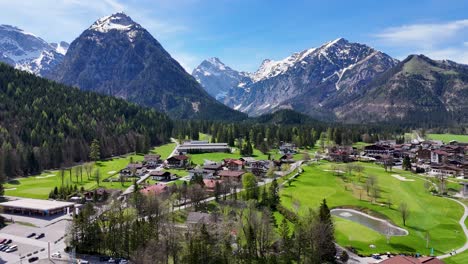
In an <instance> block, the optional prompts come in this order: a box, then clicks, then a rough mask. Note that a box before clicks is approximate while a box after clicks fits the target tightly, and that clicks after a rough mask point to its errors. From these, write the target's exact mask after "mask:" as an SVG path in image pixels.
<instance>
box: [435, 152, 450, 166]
mask: <svg viewBox="0 0 468 264" xmlns="http://www.w3.org/2000/svg"><path fill="white" fill-rule="evenodd" d="M447 157H448V153H447V152H445V151H443V150H440V149H436V150H432V151H431V163H437V164H442V163H444V162H445V160H446V159H447Z"/></svg>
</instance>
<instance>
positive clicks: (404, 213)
mask: <svg viewBox="0 0 468 264" xmlns="http://www.w3.org/2000/svg"><path fill="white" fill-rule="evenodd" d="M398 211H400V214H401V219H402V220H403V225H404V226H406V220H408V217H409V216H410V211H409V208H408V204H407V203H406V202H402V203H400V206H399V207H398Z"/></svg>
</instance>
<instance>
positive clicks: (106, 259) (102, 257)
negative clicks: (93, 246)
mask: <svg viewBox="0 0 468 264" xmlns="http://www.w3.org/2000/svg"><path fill="white" fill-rule="evenodd" d="M109 259H110V257H108V256H100V257H99V261H101V262H104V261H109Z"/></svg>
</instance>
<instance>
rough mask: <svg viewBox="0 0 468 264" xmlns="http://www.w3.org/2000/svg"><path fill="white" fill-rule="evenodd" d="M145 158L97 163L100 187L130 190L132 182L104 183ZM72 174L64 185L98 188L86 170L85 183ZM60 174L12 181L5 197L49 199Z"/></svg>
mask: <svg viewBox="0 0 468 264" xmlns="http://www.w3.org/2000/svg"><path fill="white" fill-rule="evenodd" d="M174 147H175V143H171V144H166V145H162V146H159V147H155V148H154V149H152V150H151V152H152V153H158V154H161V156H163V157H164V155H166V156H168V155H169V154H170V153H171V152H172V149H174ZM143 156H144V155H143V154H132V155H126V156H121V157H115V158H112V159H108V160H104V161H98V162H96V164H95V166H94V170H96V169H98V170H99V172H100V175H101V180H100V184H99V187H104V188H108V189H121V190H124V189H126V188H128V187H129V186H130V185H131V184H132V183H131V182H126V183H124V185H123V186H122V185H121V184H120V182H104V181H103V180H104V179H106V178H109V177H111V176H114V175H115V174H117V173H118V172H119V171H120V170H121V169H123V168H124V167H125V166H126V165H127V164H128V163H129V162H130V159H131V158H132V159H133V161H141V160H143ZM71 172H72V176H71V177H70V172H69V171H65V177H64V179H63V184H64V185H67V184H70V185H75V184H76V185H78V188H80V187H82V186H83V187H84V188H85V189H86V190H91V189H94V188H97V187H98V185H97V183H96V180H95V178H94V177H90V178H89V179H88V177H87V175H86V172H85V171H84V170H83V181H81V177H78V181H77V178H76V176H75V170H74V169H73V168H72V170H71ZM59 174H60V172H59V171H58V170H54V171H44V172H43V173H42V174H40V175H35V176H29V177H24V178H17V179H14V180H11V181H9V182H8V183H6V184H5V185H4V187H5V195H10V196H18V197H25V198H37V199H47V198H48V196H49V193H50V191H51V190H52V189H53V188H54V187H55V186H57V187H59V186H61V185H62V178H61V176H60V175H59ZM92 175H94V173H92Z"/></svg>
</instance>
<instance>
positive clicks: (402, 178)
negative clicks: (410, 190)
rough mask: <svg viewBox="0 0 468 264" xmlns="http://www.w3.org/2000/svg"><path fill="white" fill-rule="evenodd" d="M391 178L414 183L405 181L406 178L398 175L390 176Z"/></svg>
mask: <svg viewBox="0 0 468 264" xmlns="http://www.w3.org/2000/svg"><path fill="white" fill-rule="evenodd" d="M392 177H394V178H396V179H398V180H400V181H414V180H413V179H406V177H403V176H401V175H398V174H392Z"/></svg>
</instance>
